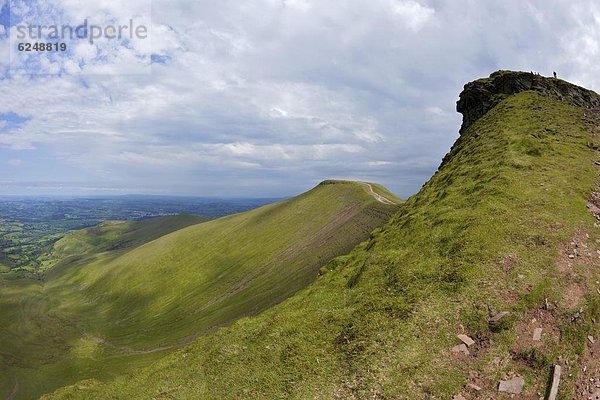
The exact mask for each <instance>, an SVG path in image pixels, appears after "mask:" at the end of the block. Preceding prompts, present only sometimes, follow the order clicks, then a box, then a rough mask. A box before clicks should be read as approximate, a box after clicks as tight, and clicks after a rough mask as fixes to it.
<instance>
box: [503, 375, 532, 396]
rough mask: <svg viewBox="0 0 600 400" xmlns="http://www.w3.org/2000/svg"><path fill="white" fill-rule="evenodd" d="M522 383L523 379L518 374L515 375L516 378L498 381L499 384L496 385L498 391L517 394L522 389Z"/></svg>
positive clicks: (523, 383)
mask: <svg viewBox="0 0 600 400" xmlns="http://www.w3.org/2000/svg"><path fill="white" fill-rule="evenodd" d="M523 385H525V380H524V379H523V378H521V377H520V376H517V377H516V378H513V379H510V380H508V381H500V384H499V385H498V391H499V392H504V393H512V394H519V393H521V392H522V391H523Z"/></svg>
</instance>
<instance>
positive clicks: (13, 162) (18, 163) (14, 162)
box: [6, 158, 23, 167]
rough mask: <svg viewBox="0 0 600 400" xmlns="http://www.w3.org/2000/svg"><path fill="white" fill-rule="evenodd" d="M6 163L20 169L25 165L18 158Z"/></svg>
mask: <svg viewBox="0 0 600 400" xmlns="http://www.w3.org/2000/svg"><path fill="white" fill-rule="evenodd" d="M6 163H7V164H8V165H10V166H11V167H19V166H21V165H23V161H22V160H19V159H18V158H15V159H11V160H8V161H7V162H6Z"/></svg>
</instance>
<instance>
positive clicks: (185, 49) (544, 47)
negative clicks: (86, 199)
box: [0, 0, 600, 198]
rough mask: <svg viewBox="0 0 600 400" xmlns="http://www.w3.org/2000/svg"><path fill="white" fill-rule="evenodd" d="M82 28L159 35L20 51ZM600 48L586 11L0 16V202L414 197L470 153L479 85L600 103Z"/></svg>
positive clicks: (286, 8) (449, 5)
mask: <svg viewBox="0 0 600 400" xmlns="http://www.w3.org/2000/svg"><path fill="white" fill-rule="evenodd" d="M85 20H88V22H89V23H90V24H92V23H97V24H98V25H99V26H101V27H106V26H107V25H110V24H117V23H120V22H121V21H128V20H131V21H132V22H133V24H135V25H136V26H139V25H143V26H146V27H148V31H149V34H148V35H146V37H144V38H139V37H136V38H132V37H130V38H121V39H119V40H114V39H110V38H106V37H102V38H98V39H97V40H96V41H95V42H94V43H93V44H92V43H90V42H89V40H87V39H77V38H76V39H74V40H70V41H69V40H67V41H65V43H66V44H67V46H68V48H67V50H66V51H64V52H41V53H36V52H31V53H25V52H19V51H18V50H17V45H18V43H21V40H20V39H19V38H18V37H17V28H18V26H24V25H27V26H31V25H43V24H63V23H68V24H70V25H71V26H78V25H80V24H82V21H85ZM132 26H133V25H132ZM26 41H29V42H35V40H31V39H28V40H26ZM599 46H600V3H598V2H597V1H585V0H581V1H577V2H565V1H561V0H543V1H541V0H540V1H523V0H501V1H500V0H488V1H475V0H465V1H441V0H418V1H417V0H339V1H330V0H320V1H314V0H245V1H239V0H235V1H233V0H219V1H214V0H211V1H203V0H200V1H191V0H152V1H151V0H129V1H124V0H123V1H114V0H93V1H91V0H13V1H10V2H9V1H7V0H0V194H19V195H23V194H31V195H39V194H44V195H47V194H62V195H65V194H67V195H95V194H103V195H104V194H129V193H136V194H142V193H143V194H162V195H198V196H220V197H239V196H243V197H281V196H289V195H294V194H297V193H300V192H303V191H305V190H308V189H310V188H311V187H312V186H314V185H316V184H317V183H319V182H320V181H322V180H324V179H356V180H363V181H371V182H376V183H380V184H383V185H384V186H386V187H387V188H389V189H390V190H392V191H394V192H395V193H397V194H399V195H400V196H401V197H404V198H406V197H408V196H410V195H412V194H414V193H416V192H417V191H418V190H419V189H420V187H421V186H422V185H423V184H424V183H425V182H426V181H427V180H428V179H429V178H430V177H431V175H432V174H433V173H434V172H435V171H436V169H437V167H438V166H439V164H440V161H441V159H442V157H443V156H444V154H446V153H447V152H448V151H449V149H450V147H451V146H452V144H453V142H454V141H455V140H456V139H457V137H458V129H459V127H460V122H461V116H460V114H458V113H456V111H455V108H456V101H457V99H458V95H459V93H460V92H461V90H462V87H463V85H464V84H465V83H467V82H469V81H472V80H474V79H477V78H481V77H485V76H488V75H489V74H490V73H491V72H493V71H495V70H498V69H513V70H524V71H530V70H533V71H537V72H540V73H541V74H542V75H547V76H549V75H551V74H552V72H553V71H557V73H558V75H559V77H561V78H563V79H567V80H569V81H571V82H574V83H576V84H580V85H582V86H585V87H588V88H590V89H594V90H596V91H600V63H598V59H599V58H598V56H599V55H600V54H599V53H600V48H599Z"/></svg>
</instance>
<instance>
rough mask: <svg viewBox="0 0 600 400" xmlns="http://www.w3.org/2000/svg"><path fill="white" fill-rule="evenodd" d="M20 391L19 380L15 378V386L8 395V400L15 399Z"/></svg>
mask: <svg viewBox="0 0 600 400" xmlns="http://www.w3.org/2000/svg"><path fill="white" fill-rule="evenodd" d="M18 392H19V380H18V379H15V387H14V388H13V390H12V392H10V394H9V395H8V397H7V398H6V400H13V399H14V398H15V397H16V396H17V393H18Z"/></svg>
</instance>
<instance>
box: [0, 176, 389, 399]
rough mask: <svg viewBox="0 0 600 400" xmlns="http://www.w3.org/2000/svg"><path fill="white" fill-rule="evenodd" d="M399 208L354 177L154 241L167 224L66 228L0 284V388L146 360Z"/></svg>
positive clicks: (280, 284)
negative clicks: (43, 265)
mask: <svg viewBox="0 0 600 400" xmlns="http://www.w3.org/2000/svg"><path fill="white" fill-rule="evenodd" d="M373 189H374V190H375V191H376V192H378V193H380V194H382V195H385V196H387V197H389V198H392V196H393V195H391V194H390V193H388V192H387V191H385V189H383V188H380V187H373ZM394 200H397V199H395V198H394ZM397 210H398V206H391V205H384V204H382V203H380V202H377V201H376V200H375V198H374V197H373V196H372V195H371V194H370V193H368V190H367V186H366V185H364V184H360V183H353V182H336V184H322V185H319V186H317V187H316V188H314V189H313V190H311V191H309V192H307V193H305V194H302V195H300V196H298V197H295V198H293V199H290V200H286V201H283V202H280V203H277V204H273V205H269V206H265V207H261V208H258V209H256V210H252V211H250V212H247V213H242V214H236V215H232V216H229V217H225V218H220V219H217V220H212V221H209V222H204V223H200V224H195V225H192V226H189V227H187V228H184V229H180V230H177V231H175V232H173V233H170V234H167V235H164V236H161V237H159V238H157V239H156V240H151V239H153V238H154V237H156V236H159V235H158V232H157V231H156V230H157V229H159V230H160V229H162V228H161V227H165V224H164V222H165V221H163V222H159V221H152V220H150V221H143V222H140V223H139V224H138V223H128V224H120V223H113V222H111V223H105V224H103V225H102V226H100V227H97V228H93V229H88V230H84V231H81V232H75V233H73V234H71V235H68V236H67V237H66V238H64V239H63V240H61V241H59V242H58V243H57V244H56V246H55V251H54V255H53V256H52V257H50V258H49V259H50V260H58V261H57V262H56V263H55V265H54V266H53V267H52V268H51V269H49V270H48V271H47V273H46V276H45V279H44V281H40V282H37V281H32V280H28V279H24V278H18V277H14V279H8V278H6V279H5V281H3V283H2V286H0V320H2V321H7V323H5V324H3V325H2V326H0V354H2V353H3V352H4V353H11V354H10V355H4V356H0V357H2V358H1V359H0V362H1V363H2V366H3V374H2V375H1V376H0V393H2V394H3V395H4V393H10V390H11V388H12V386H13V385H14V383H15V378H17V379H18V381H19V383H20V389H19V392H18V395H17V399H30V398H37V397H39V396H40V395H41V394H43V393H46V392H49V391H52V390H54V389H56V388H58V387H61V386H65V385H68V384H72V383H74V382H76V381H78V380H81V379H86V378H96V379H101V380H111V379H113V378H114V377H116V376H119V375H122V374H124V373H125V372H126V371H131V370H136V369H140V368H141V366H144V365H149V364H151V363H152V362H153V361H156V360H158V359H159V358H160V357H163V356H164V355H165V353H168V352H170V351H173V350H174V349H175V348H176V347H178V346H181V345H182V344H184V343H188V342H191V341H193V339H194V338H195V337H197V336H199V335H202V334H205V333H207V332H210V331H212V330H214V329H216V328H218V327H220V326H223V325H228V324H230V323H232V322H233V321H235V320H236V319H239V318H240V317H244V316H247V315H253V314H257V313H259V312H260V311H262V310H264V309H266V308H268V307H270V306H273V305H275V304H277V303H279V302H281V301H283V300H284V299H286V298H287V297H289V296H291V295H293V294H294V293H295V292H297V291H298V290H300V289H302V288H304V287H306V286H307V285H309V284H310V283H311V282H313V281H314V280H315V279H316V277H317V275H318V273H319V270H320V269H321V267H322V266H323V264H325V263H326V262H328V261H329V260H331V259H332V258H334V257H336V256H338V255H342V254H345V253H348V252H349V251H350V250H351V249H352V248H353V247H354V246H356V245H357V244H358V243H360V242H362V241H364V240H366V239H368V238H369V235H370V232H372V231H373V229H375V228H377V227H379V226H381V225H383V223H384V222H385V221H387V220H388V219H389V217H390V216H391V215H392V214H394V213H395V212H396V211H397ZM184 220H186V221H188V220H187V219H185V218H184ZM180 222H181V221H180ZM169 226H170V225H169ZM162 233H164V232H162ZM141 243H144V244H141ZM140 244H141V245H140ZM4 275H5V277H8V275H7V274H4ZM102 341H104V343H102ZM163 348H164V349H163ZM160 349H162V350H161V351H156V352H152V351H154V350H160ZM144 352H148V353H147V354H144Z"/></svg>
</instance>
